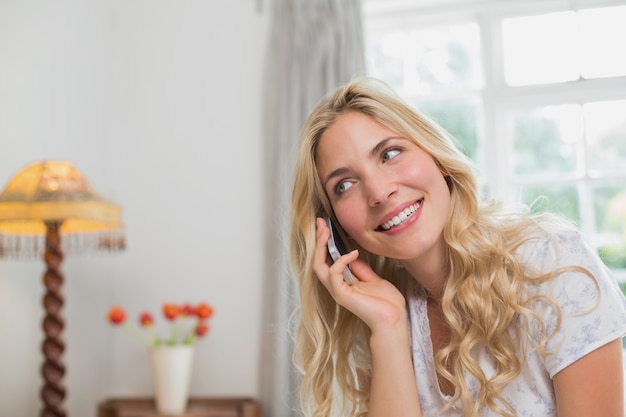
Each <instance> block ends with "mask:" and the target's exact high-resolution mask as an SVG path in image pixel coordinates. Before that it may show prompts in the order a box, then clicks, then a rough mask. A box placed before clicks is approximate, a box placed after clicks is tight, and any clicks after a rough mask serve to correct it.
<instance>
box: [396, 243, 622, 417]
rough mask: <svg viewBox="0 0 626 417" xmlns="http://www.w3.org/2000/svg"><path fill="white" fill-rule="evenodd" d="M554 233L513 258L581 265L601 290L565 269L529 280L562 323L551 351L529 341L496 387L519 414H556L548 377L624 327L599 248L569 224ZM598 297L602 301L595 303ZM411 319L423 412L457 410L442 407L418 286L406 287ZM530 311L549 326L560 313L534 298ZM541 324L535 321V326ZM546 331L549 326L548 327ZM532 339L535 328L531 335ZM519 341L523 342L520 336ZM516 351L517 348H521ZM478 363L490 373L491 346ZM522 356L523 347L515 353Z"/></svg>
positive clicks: (548, 266) (547, 266)
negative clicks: (520, 362) (515, 367)
mask: <svg viewBox="0 0 626 417" xmlns="http://www.w3.org/2000/svg"><path fill="white" fill-rule="evenodd" d="M552 239H553V240H554V241H555V242H556V244H557V245H558V248H559V249H558V250H555V248H554V245H553V244H552V242H551V241H550V240H549V239H546V238H537V239H533V240H532V241H529V242H527V243H525V244H524V245H523V246H522V247H520V249H519V251H518V258H519V259H520V260H521V261H522V262H525V263H527V264H529V265H532V266H533V268H538V269H539V270H540V271H543V272H547V271H550V270H552V269H554V268H555V267H558V266H565V265H573V264H576V265H580V266H583V267H585V268H587V269H589V271H591V273H592V274H593V275H594V276H595V277H596V279H597V281H598V285H599V287H600V294H598V291H597V289H596V286H595V285H594V283H593V281H592V280H591V279H590V278H589V277H587V276H586V275H584V274H582V273H578V272H567V273H563V274H561V275H559V276H558V277H556V278H554V279H552V280H549V281H547V282H544V283H540V284H533V285H531V288H529V291H530V292H531V293H542V294H546V295H549V296H552V297H554V298H555V299H556V300H557V302H558V304H559V306H560V307H561V310H562V315H563V316H562V324H561V327H560V329H559V330H558V332H557V333H556V334H555V335H554V336H553V337H552V338H550V339H549V341H548V343H547V346H546V348H547V351H548V355H547V356H546V357H542V356H541V355H540V354H539V353H538V352H537V351H535V350H533V349H532V347H527V348H526V349H525V351H526V352H527V353H526V354H525V355H524V356H526V362H525V364H524V366H523V368H522V371H521V374H520V375H519V376H518V377H517V378H515V379H514V380H513V381H511V382H510V383H509V384H508V385H507V386H506V387H504V388H503V389H502V391H501V394H502V396H503V398H505V399H506V400H507V401H508V402H509V404H511V406H512V407H513V408H514V409H515V410H516V411H517V415H518V416H519V417H522V416H528V417H530V416H535V417H537V416H541V417H549V416H556V401H555V397H554V389H553V385H552V377H553V376H554V375H555V374H556V373H557V372H559V371H560V370H562V369H563V368H565V367H566V366H568V365H570V364H572V363H573V362H575V361H576V360H578V359H580V358H581V357H583V356H584V355H586V354H588V353H589V352H591V351H593V350H594V349H597V348H598V347H600V346H602V345H604V344H606V343H608V342H610V341H612V340H615V339H617V338H620V337H622V336H623V335H624V334H626V299H625V298H624V295H623V294H622V292H621V291H620V289H619V287H618V286H617V283H616V282H615V280H614V278H613V277H612V276H611V274H610V271H609V270H608V268H606V266H605V265H604V264H603V263H602V262H601V261H600V259H599V258H598V256H597V255H596V253H595V252H594V251H593V250H592V249H591V248H590V247H589V246H587V245H586V244H585V242H584V241H583V239H582V238H581V236H580V234H579V233H577V232H574V231H557V232H556V233H553V234H552ZM598 296H600V302H599V303H598V304H597V307H595V308H594V306H596V302H597V301H598ZM407 303H408V308H409V309H408V310H409V313H408V314H409V321H410V323H411V348H412V355H413V363H414V368H415V377H416V379H417V387H418V391H419V395H420V402H421V404H422V411H423V413H424V415H425V416H438V417H439V416H446V417H457V416H458V417H461V416H462V415H463V412H462V410H461V409H460V404H456V405H455V407H453V408H451V409H449V410H447V411H446V412H445V413H441V412H440V409H441V408H442V407H443V406H444V405H446V404H447V403H448V402H449V401H450V399H451V398H452V397H450V396H447V395H444V394H443V393H442V392H441V391H440V389H439V384H438V383H437V377H436V374H435V367H434V365H433V351H432V344H431V340H430V328H429V324H428V316H427V314H426V300H425V298H424V297H423V296H420V295H419V292H418V291H417V288H413V289H412V290H409V294H407ZM532 308H533V310H534V311H535V312H536V313H537V314H538V315H539V317H542V318H543V319H544V324H545V325H546V329H547V330H548V332H551V331H552V330H554V328H555V325H556V322H557V315H556V312H555V311H554V308H553V307H551V306H550V305H549V304H548V303H546V302H539V301H538V302H534V304H532ZM537 327H538V326H537ZM548 334H549V333H548ZM533 336H534V337H535V339H536V338H537V337H538V335H537V334H535V335H533ZM520 343H521V341H520ZM520 352H521V348H520ZM478 355H479V362H480V364H481V367H482V368H483V370H484V371H485V374H486V375H490V374H491V373H493V372H494V368H493V366H492V364H491V360H490V357H489V353H488V352H487V350H486V349H485V350H483V351H481V352H479V353H478ZM520 355H521V353H520ZM467 378H468V386H469V387H470V389H471V391H472V393H473V395H476V392H477V391H478V390H477V385H478V384H477V381H476V380H474V379H473V377H471V376H468V377H467ZM481 415H482V416H485V417H487V416H488V417H493V416H498V414H497V413H495V412H494V411H492V410H484V412H483V413H482V414H481Z"/></svg>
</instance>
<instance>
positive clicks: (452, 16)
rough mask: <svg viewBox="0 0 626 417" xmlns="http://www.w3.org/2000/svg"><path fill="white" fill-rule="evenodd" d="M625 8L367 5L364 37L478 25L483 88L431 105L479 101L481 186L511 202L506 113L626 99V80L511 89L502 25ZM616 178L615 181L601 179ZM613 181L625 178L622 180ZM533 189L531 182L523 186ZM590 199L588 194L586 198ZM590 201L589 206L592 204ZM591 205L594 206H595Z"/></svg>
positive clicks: (588, 222)
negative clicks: (473, 98) (470, 99)
mask: <svg viewBox="0 0 626 417" xmlns="http://www.w3.org/2000/svg"><path fill="white" fill-rule="evenodd" d="M623 5H626V0H576V1H572V0H570V1H565V0H527V1H525V2H518V1H515V0H485V1H480V0H363V22H364V23H363V24H364V31H365V33H366V37H367V33H368V32H369V31H373V32H376V31H381V30H385V29H398V28H410V27H418V28H428V27H438V26H442V25H453V24H459V23H466V22H468V21H474V22H476V23H477V24H478V26H479V30H480V33H481V45H480V46H481V54H482V69H483V77H484V79H483V87H482V88H481V89H465V90H462V91H446V92H444V93H442V94H435V95H428V96H427V98H428V99H429V100H430V99H443V98H449V97H455V98H461V97H463V96H468V95H474V94H475V95H477V96H478V97H480V98H481V100H482V109H481V110H480V111H481V113H479V114H478V117H479V120H477V123H478V126H479V129H480V131H479V136H480V138H481V141H480V143H479V148H478V151H477V152H478V154H479V155H480V157H479V158H480V159H481V160H480V161H479V163H480V165H481V168H482V172H481V178H480V182H481V186H482V188H483V189H484V190H485V191H486V192H487V193H488V194H489V196H491V197H493V198H497V199H500V200H504V201H512V200H513V199H514V198H515V196H514V195H513V194H514V191H513V190H512V189H513V188H514V187H511V185H512V184H518V183H516V182H515V181H514V179H513V178H512V177H511V176H510V174H509V169H508V167H507V160H508V156H509V155H510V149H509V146H510V145H511V143H510V141H507V140H498V138H505V137H506V135H507V120H506V117H507V112H509V111H511V110H513V109H515V108H518V107H534V106H542V105H560V104H579V105H582V104H583V103H587V102H595V101H610V100H624V99H626V76H620V77H610V78H595V79H582V78H579V79H577V80H573V81H568V82H562V83H554V84H540V85H530V86H509V85H507V84H506V82H505V77H504V65H503V53H502V37H501V31H500V22H501V20H502V19H506V18H510V17H520V16H532V15H538V14H545V13H554V12H563V11H571V10H579V9H587V8H596V7H610V6H623ZM604 178H613V177H602V179H604ZM614 178H619V179H621V178H626V174H625V176H617V177H614ZM596 180H597V177H594V178H591V177H589V176H588V175H587V174H585V176H584V177H583V178H579V179H576V180H575V183H576V184H578V186H579V189H581V187H582V193H583V194H582V195H583V196H584V195H590V194H589V193H590V190H591V183H592V182H593V181H596ZM524 184H529V182H524ZM585 193H586V194H585ZM587 201H590V200H589V199H587ZM590 204H591V203H590ZM582 206H585V204H583V205H581V213H580V215H581V225H580V226H581V230H582V232H583V234H584V235H585V237H586V238H587V239H588V240H589V241H590V243H592V244H595V242H594V236H595V230H594V229H595V220H594V219H593V208H592V210H591V211H590V210H588V209H587V208H586V207H582ZM614 272H615V274H616V275H617V276H618V279H619V280H620V281H626V270H617V271H614Z"/></svg>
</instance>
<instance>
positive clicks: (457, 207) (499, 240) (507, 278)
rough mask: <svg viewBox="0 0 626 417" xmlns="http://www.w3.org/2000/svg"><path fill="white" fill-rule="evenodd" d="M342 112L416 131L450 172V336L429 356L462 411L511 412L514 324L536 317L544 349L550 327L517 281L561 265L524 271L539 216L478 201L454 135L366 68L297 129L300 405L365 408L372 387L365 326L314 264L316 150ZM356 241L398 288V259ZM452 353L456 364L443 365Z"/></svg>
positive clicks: (312, 411)
mask: <svg viewBox="0 0 626 417" xmlns="http://www.w3.org/2000/svg"><path fill="white" fill-rule="evenodd" d="M347 112H360V113H363V114H365V115H367V116H369V117H371V118H372V119H373V120H374V121H376V122H377V123H379V124H381V125H383V126H385V127H387V128H389V129H391V130H393V131H395V132H396V133H398V134H399V135H401V136H403V137H406V138H409V139H412V140H413V141H414V142H415V143H416V144H417V146H419V147H420V148H421V149H422V150H424V151H425V152H427V153H428V154H429V155H430V156H431V157H432V158H433V160H434V161H435V163H436V164H437V165H438V166H439V167H440V168H441V170H442V172H445V173H446V174H447V176H448V177H447V182H448V186H449V188H450V198H451V209H450V214H449V218H448V221H447V223H446V226H445V227H444V229H443V238H444V240H445V243H446V247H447V256H448V260H447V262H448V266H449V271H450V272H449V277H448V279H447V282H446V286H445V289H444V293H443V297H442V299H441V301H440V303H441V308H442V311H443V313H444V315H445V317H446V320H447V324H448V325H449V326H450V328H451V331H452V338H451V341H450V343H449V345H448V346H446V347H444V348H443V349H441V350H440V351H439V352H438V353H437V354H436V357H435V366H436V369H437V373H438V375H439V377H440V378H444V379H446V380H448V381H450V382H451V383H452V384H453V385H454V386H455V388H456V391H455V392H456V394H455V396H454V398H453V399H452V401H451V403H453V402H456V401H457V400H459V399H460V400H461V402H462V404H463V409H464V413H465V414H464V415H467V416H477V415H478V414H479V412H480V410H483V409H484V408H485V407H489V408H491V409H493V410H495V411H496V412H499V413H500V414H501V415H503V416H511V415H515V410H514V409H513V408H512V407H511V406H510V405H509V404H508V403H507V402H506V401H505V400H504V399H503V398H502V397H501V396H500V395H499V391H500V390H499V389H500V388H501V387H502V386H504V385H505V384H506V383H507V382H509V381H510V380H512V379H513V378H514V377H515V376H517V375H518V374H519V373H520V368H521V365H522V362H521V359H520V358H518V356H517V354H516V346H517V345H518V344H519V341H516V340H515V339H517V337H515V335H512V334H511V332H510V330H511V328H512V326H514V325H515V323H517V325H518V326H524V323H525V324H526V327H527V326H528V323H530V322H534V323H536V324H537V325H538V326H539V328H540V329H542V330H541V331H542V333H543V338H542V342H540V343H539V346H538V349H539V350H540V351H542V346H543V345H545V340H546V339H547V337H548V336H549V335H547V334H546V330H545V328H544V327H543V325H542V323H541V320H540V318H539V317H537V316H536V315H535V314H534V313H532V312H531V311H530V310H529V309H527V308H526V307H525V305H527V303H528V302H530V301H531V300H530V299H526V300H524V299H522V298H521V297H522V296H523V295H524V294H525V292H524V291H523V289H524V287H525V286H524V285H523V284H524V283H526V282H528V281H529V280H535V281H543V280H546V279H549V278H550V277H552V276H554V275H555V274H556V273H558V272H559V271H554V272H553V273H550V274H544V275H541V274H536V276H533V277H530V276H528V275H527V273H528V271H527V268H526V266H524V265H521V264H520V262H519V261H518V260H517V258H516V257H515V250H516V249H517V248H518V247H519V246H520V245H521V244H523V243H524V236H526V235H527V233H524V231H526V230H527V229H528V228H529V227H531V226H533V225H536V224H537V219H535V218H532V217H531V216H529V215H528V211H527V210H520V211H518V212H516V213H513V214H511V213H508V214H507V213H506V212H505V211H504V210H503V208H502V207H501V206H500V205H498V204H496V203H485V204H483V203H481V202H480V201H479V193H478V187H477V182H476V176H475V173H474V170H473V165H472V163H471V162H470V161H469V159H468V158H467V157H465V156H464V155H463V153H462V152H460V151H459V149H458V148H457V146H456V145H455V143H454V141H453V140H452V139H451V138H450V137H449V136H448V135H447V134H446V133H445V132H444V131H443V130H442V129H441V128H439V127H438V126H437V125H436V124H434V123H433V122H431V121H430V120H429V119H428V118H426V117H424V116H423V115H421V114H419V113H417V112H416V111H414V110H413V109H412V108H410V107H409V106H408V105H406V104H405V103H404V102H403V101H402V100H400V99H399V98H398V97H397V96H396V95H395V93H393V92H392V91H391V90H390V89H388V88H387V87H386V86H385V85H384V84H383V83H381V82H379V81H377V80H374V79H368V78H362V79H357V80H354V81H352V82H350V83H348V84H346V85H344V86H342V87H340V88H339V89H337V90H336V91H335V92H334V94H332V95H331V96H330V97H329V98H327V99H325V100H323V101H322V102H321V103H320V104H319V105H318V106H317V108H316V109H315V110H314V111H313V112H312V113H311V115H310V116H309V118H308V119H307V121H306V123H305V124H304V126H303V129H302V133H301V137H300V148H299V154H298V159H297V162H296V172H295V180H294V186H293V193H292V212H291V234H290V257H291V264H292V268H293V272H294V275H295V277H296V279H297V284H298V287H299V291H300V311H299V323H298V327H297V332H296V352H295V356H294V359H295V361H296V363H297V365H298V366H299V367H300V369H301V372H302V374H303V380H302V385H301V390H300V399H301V404H302V407H303V410H304V413H305V415H307V416H308V415H310V416H314V417H322V416H323V417H327V416H330V415H332V413H334V412H339V413H340V414H341V415H351V416H357V415H359V416H360V415H366V414H367V401H368V395H369V393H368V391H367V389H366V388H365V387H363V386H359V384H358V381H359V380H360V379H362V378H361V376H362V375H361V374H367V371H368V370H369V369H370V367H371V353H370V351H369V346H368V344H367V340H368V337H367V336H368V334H369V329H368V328H367V326H365V325H364V323H363V322H361V320H359V319H358V318H357V317H356V316H354V315H353V314H351V313H350V312H348V311H347V310H345V309H344V308H342V307H340V306H339V305H337V304H336V303H335V301H334V300H333V299H332V297H331V296H330V295H329V293H328V291H327V290H326V289H325V288H324V287H323V285H322V284H321V283H320V281H319V280H318V279H317V277H316V276H315V274H314V273H313V271H312V269H311V264H312V257H313V251H314V248H315V218H316V217H317V216H320V215H322V214H323V213H329V214H331V215H332V208H331V206H330V203H329V201H328V198H327V197H326V194H325V192H324V189H323V186H322V184H321V182H320V180H319V177H318V174H317V170H316V166H315V151H316V147H317V144H318V142H319V140H320V138H321V136H322V134H323V133H324V132H325V131H326V129H328V128H329V127H330V126H331V125H332V124H333V123H334V122H335V120H336V119H337V117H339V116H340V115H341V114H344V113H347ZM357 247H358V246H357ZM358 248H359V251H360V253H361V256H362V257H363V258H365V259H366V260H367V261H368V262H369V264H370V265H371V266H372V268H373V269H374V270H375V271H376V272H377V273H378V274H379V275H380V276H381V277H383V278H385V279H388V280H389V281H391V282H393V283H394V284H395V285H396V286H398V288H400V289H403V287H404V285H406V282H405V280H406V279H407V278H406V277H405V276H403V273H402V271H401V269H400V268H399V264H398V263H397V261H395V260H393V259H389V258H384V257H381V256H378V255H376V254H373V253H369V252H367V251H365V250H364V249H363V248H361V247H358ZM525 268H526V269H525ZM520 317H521V319H520ZM519 332H521V330H519V329H518V333H519ZM478 346H486V347H487V348H488V349H489V351H490V352H491V354H492V357H493V360H494V363H495V369H496V372H495V375H493V376H490V377H487V376H486V375H485V374H484V373H483V371H482V370H481V368H480V366H479V364H478V362H477V360H476V359H475V358H474V357H473V355H472V353H473V352H475V350H476V348H477V347H478ZM450 360H452V361H453V372H450V371H448V370H447V369H446V366H445V364H446V362H447V361H450ZM465 374H470V375H472V376H474V377H475V378H476V379H477V380H478V381H479V382H480V386H481V388H480V390H479V393H478V397H477V398H476V399H472V396H471V394H470V390H469V386H468V385H467V382H466V381H465V379H464V377H463V376H464V375H465ZM335 388H337V389H338V391H339V393H340V395H338V394H337V392H336V391H337V390H336V389H335ZM502 407H504V408H502Z"/></svg>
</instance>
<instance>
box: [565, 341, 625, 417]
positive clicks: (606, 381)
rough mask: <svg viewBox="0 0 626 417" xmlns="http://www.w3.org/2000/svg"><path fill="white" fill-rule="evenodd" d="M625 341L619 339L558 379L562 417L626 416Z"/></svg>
mask: <svg viewBox="0 0 626 417" xmlns="http://www.w3.org/2000/svg"><path fill="white" fill-rule="evenodd" d="M622 355H623V353H622V341H621V339H616V340H614V341H612V342H610V343H607V344H606V345H604V346H601V347H599V348H598V349H596V350H594V351H593V352H591V353H589V354H587V355H585V356H583V357H582V358H580V359H579V360H577V361H576V362H574V363H572V364H571V365H569V366H568V367H566V368H564V369H563V370H562V371H560V372H559V373H557V374H556V375H555V376H554V379H553V380H554V389H555V393H556V404H557V410H558V415H559V417H574V416H602V417H624V415H625V414H624V364H623V363H622V361H623V356H622Z"/></svg>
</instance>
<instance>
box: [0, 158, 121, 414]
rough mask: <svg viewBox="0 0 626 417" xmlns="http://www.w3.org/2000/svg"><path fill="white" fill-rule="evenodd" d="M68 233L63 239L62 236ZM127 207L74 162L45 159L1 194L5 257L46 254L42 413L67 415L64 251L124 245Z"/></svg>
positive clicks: (0, 238) (0, 243) (0, 241)
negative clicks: (110, 199)
mask: <svg viewBox="0 0 626 417" xmlns="http://www.w3.org/2000/svg"><path fill="white" fill-rule="evenodd" d="M61 235H63V242H61ZM124 246H125V239H124V234H123V225H122V210H121V208H120V207H119V206H116V205H115V204H112V203H110V202H108V201H106V200H104V199H103V198H102V197H100V196H99V195H98V194H97V193H96V192H95V191H94V190H93V189H92V188H91V186H90V184H89V183H88V182H87V180H86V179H85V177H83V175H82V174H81V173H80V172H79V171H78V170H77V169H76V168H75V167H74V166H73V165H72V164H71V163H69V162H65V161H43V162H39V163H34V164H31V165H29V166H27V167H26V168H24V169H23V170H21V171H20V172H18V173H17V174H16V175H15V176H14V177H13V178H12V179H11V181H10V182H9V184H8V185H7V186H6V188H5V189H4V191H3V192H2V194H0V257H5V258H6V257H32V256H40V255H43V258H44V261H45V263H46V271H45V272H44V276H43V282H44V286H45V287H46V292H45V294H44V297H43V306H44V308H45V316H44V318H43V323H42V324H43V329H44V332H45V337H44V341H43V344H42V351H43V353H44V363H43V365H42V368H41V372H42V376H43V379H44V384H43V387H42V390H41V399H42V400H43V402H44V405H43V408H42V411H41V414H40V416H41V417H65V416H66V411H65V409H64V406H63V401H64V399H65V387H64V386H63V383H62V379H63V376H64V374H65V366H64V364H63V362H62V355H63V351H64V350H65V344H64V342H63V339H62V337H61V335H62V331H63V327H64V326H65V323H64V321H63V318H62V315H61V310H62V307H63V303H64V300H63V295H62V293H61V287H62V285H63V274H62V272H61V262H62V260H63V253H64V252H82V251H106V252H113V251H118V250H123V249H124Z"/></svg>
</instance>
